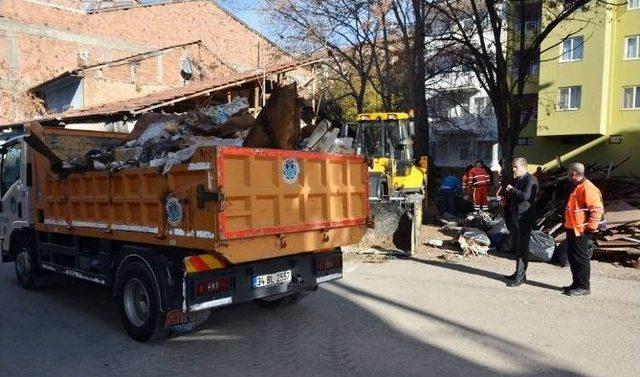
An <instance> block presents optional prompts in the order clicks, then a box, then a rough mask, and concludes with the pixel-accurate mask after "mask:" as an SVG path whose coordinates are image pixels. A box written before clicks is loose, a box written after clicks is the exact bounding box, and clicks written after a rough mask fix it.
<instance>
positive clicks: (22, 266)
mask: <svg viewBox="0 0 640 377" xmlns="http://www.w3.org/2000/svg"><path fill="white" fill-rule="evenodd" d="M14 242H15V249H14V250H15V254H14V255H15V268H16V279H17V280H18V284H20V285H21V286H22V287H24V288H26V289H31V288H33V285H34V284H35V281H36V276H37V275H38V264H37V262H36V259H35V255H34V250H33V243H32V239H31V237H30V236H29V235H28V234H24V233H20V234H18V235H16V237H15V241H14Z"/></svg>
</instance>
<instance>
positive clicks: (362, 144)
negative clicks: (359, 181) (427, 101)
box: [355, 113, 414, 176]
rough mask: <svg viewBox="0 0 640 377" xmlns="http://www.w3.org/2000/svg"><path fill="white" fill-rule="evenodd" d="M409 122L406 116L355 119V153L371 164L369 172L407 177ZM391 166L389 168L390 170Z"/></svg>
mask: <svg viewBox="0 0 640 377" xmlns="http://www.w3.org/2000/svg"><path fill="white" fill-rule="evenodd" d="M413 136H414V127H413V121H412V120H411V119H410V117H409V114H407V113H371V114H360V115H358V123H357V126H356V137H355V140H356V151H357V153H358V154H361V155H364V156H366V157H367V158H368V159H370V160H371V162H372V170H373V171H375V172H380V173H383V172H385V171H389V170H390V169H391V168H393V169H394V170H395V173H394V174H395V175H400V176H404V175H406V174H408V171H409V169H410V168H411V166H412V165H413ZM392 165H393V166H392Z"/></svg>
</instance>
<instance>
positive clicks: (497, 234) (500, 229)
mask: <svg viewBox="0 0 640 377" xmlns="http://www.w3.org/2000/svg"><path fill="white" fill-rule="evenodd" d="M487 235H488V236H489V239H490V240H491V245H493V246H495V247H500V245H502V243H503V242H504V239H505V237H506V236H508V235H509V229H507V226H506V225H505V223H504V220H502V219H501V220H499V221H498V223H497V224H495V225H494V226H493V227H491V229H489V231H488V232H487Z"/></svg>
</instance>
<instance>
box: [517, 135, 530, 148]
mask: <svg viewBox="0 0 640 377" xmlns="http://www.w3.org/2000/svg"><path fill="white" fill-rule="evenodd" d="M516 145H517V146H519V147H531V146H533V138H532V137H519V138H518V141H516Z"/></svg>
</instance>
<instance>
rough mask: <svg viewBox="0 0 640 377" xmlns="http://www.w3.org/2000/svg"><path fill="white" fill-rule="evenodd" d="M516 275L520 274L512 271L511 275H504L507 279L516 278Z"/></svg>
mask: <svg viewBox="0 0 640 377" xmlns="http://www.w3.org/2000/svg"><path fill="white" fill-rule="evenodd" d="M516 276H518V273H517V272H514V273H512V274H511V275H502V277H504V278H505V279H506V280H515V279H516Z"/></svg>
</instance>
